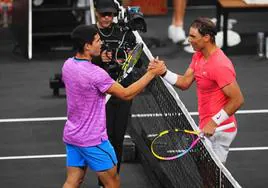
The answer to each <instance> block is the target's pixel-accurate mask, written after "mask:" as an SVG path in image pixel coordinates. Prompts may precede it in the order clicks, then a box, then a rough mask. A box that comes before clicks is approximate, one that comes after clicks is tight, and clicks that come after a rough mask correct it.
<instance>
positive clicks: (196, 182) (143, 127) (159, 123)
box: [129, 65, 240, 188]
mask: <svg viewBox="0 0 268 188" xmlns="http://www.w3.org/2000/svg"><path fill="white" fill-rule="evenodd" d="M145 66H146V65H145ZM131 124H132V126H131V128H130V130H129V131H130V135H131V137H132V138H134V140H135V142H136V146H137V148H138V151H140V153H141V155H142V156H143V157H142V158H143V160H144V161H146V164H147V170H148V169H150V171H149V172H148V173H147V174H151V176H154V180H155V181H158V184H157V185H158V187H168V188H173V187H174V188H175V187H176V188H178V187H183V188H185V187H190V188H194V187H209V188H212V187H213V188H214V187H215V188H222V187H225V188H226V187H227V188H228V187H240V185H239V183H238V182H237V181H236V180H235V179H234V178H233V176H232V175H231V174H230V172H229V171H228V170H227V169H226V168H225V167H224V166H223V164H222V163H221V162H220V161H219V159H218V158H217V157H216V155H215V153H214V152H213V151H212V150H211V148H210V147H209V146H208V145H207V144H206V143H205V142H204V141H202V142H199V143H198V144H197V146H196V147H195V148H196V149H195V151H194V152H190V153H189V154H187V155H185V156H184V157H182V158H179V159H177V160H171V161H161V160H158V159H156V158H154V156H153V154H152V153H151V152H150V144H151V141H152V138H153V137H154V135H155V134H157V133H159V132H161V131H163V130H167V129H174V128H179V129H190V130H197V126H196V124H195V122H194V120H193V119H192V117H191V116H190V114H189V112H188V111H187V109H186V108H185V106H184V104H183V103H182V101H181V100H180V98H179V96H178V94H177V93H176V91H175V90H174V89H173V87H172V86H170V85H169V84H168V83H166V82H165V81H163V80H162V79H161V78H156V79H154V80H153V81H152V82H151V83H150V84H149V86H148V87H147V88H146V89H145V91H144V92H143V93H142V94H140V95H139V96H137V97H136V98H135V99H134V101H133V105H132V120H131ZM154 187H157V186H154Z"/></svg>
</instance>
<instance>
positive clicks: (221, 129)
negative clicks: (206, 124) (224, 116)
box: [215, 122, 235, 132]
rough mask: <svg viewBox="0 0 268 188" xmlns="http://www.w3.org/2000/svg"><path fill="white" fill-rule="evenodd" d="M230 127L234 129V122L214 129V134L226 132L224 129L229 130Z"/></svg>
mask: <svg viewBox="0 0 268 188" xmlns="http://www.w3.org/2000/svg"><path fill="white" fill-rule="evenodd" d="M232 127H235V124H234V122H232V123H228V124H226V125H223V126H220V127H218V128H216V130H215V132H219V131H223V130H226V129H230V128H232Z"/></svg>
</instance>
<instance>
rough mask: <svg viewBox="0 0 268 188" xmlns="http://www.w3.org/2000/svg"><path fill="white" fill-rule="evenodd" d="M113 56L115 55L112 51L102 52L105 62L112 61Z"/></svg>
mask: <svg viewBox="0 0 268 188" xmlns="http://www.w3.org/2000/svg"><path fill="white" fill-rule="evenodd" d="M112 57H113V55H112V52H111V51H107V50H104V51H102V52H101V60H102V61H103V62H105V63H109V62H111V60H112Z"/></svg>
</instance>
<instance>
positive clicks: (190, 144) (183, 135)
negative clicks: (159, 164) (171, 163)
mask: <svg viewBox="0 0 268 188" xmlns="http://www.w3.org/2000/svg"><path fill="white" fill-rule="evenodd" d="M234 126H235V124H234V123H230V124H226V125H223V126H220V127H218V128H216V130H215V132H219V131H223V130H226V129H229V128H232V127H234ZM203 138H204V134H203V133H202V132H201V131H192V130H180V129H174V130H165V131H162V132H160V133H159V134H158V135H156V137H155V138H154V139H153V141H152V142H151V152H152V154H153V155H154V156H155V157H156V158H157V159H160V160H166V161H168V160H174V159H177V158H180V157H182V156H184V155H186V154H187V153H188V152H190V151H192V149H193V148H194V147H195V145H196V144H197V143H198V142H199V141H200V139H203Z"/></svg>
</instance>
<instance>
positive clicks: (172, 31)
mask: <svg viewBox="0 0 268 188" xmlns="http://www.w3.org/2000/svg"><path fill="white" fill-rule="evenodd" d="M168 38H169V39H171V40H172V42H173V43H178V42H182V41H184V40H185V39H186V35H185V31H184V30H183V28H182V27H181V26H175V25H170V26H169V27H168Z"/></svg>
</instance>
